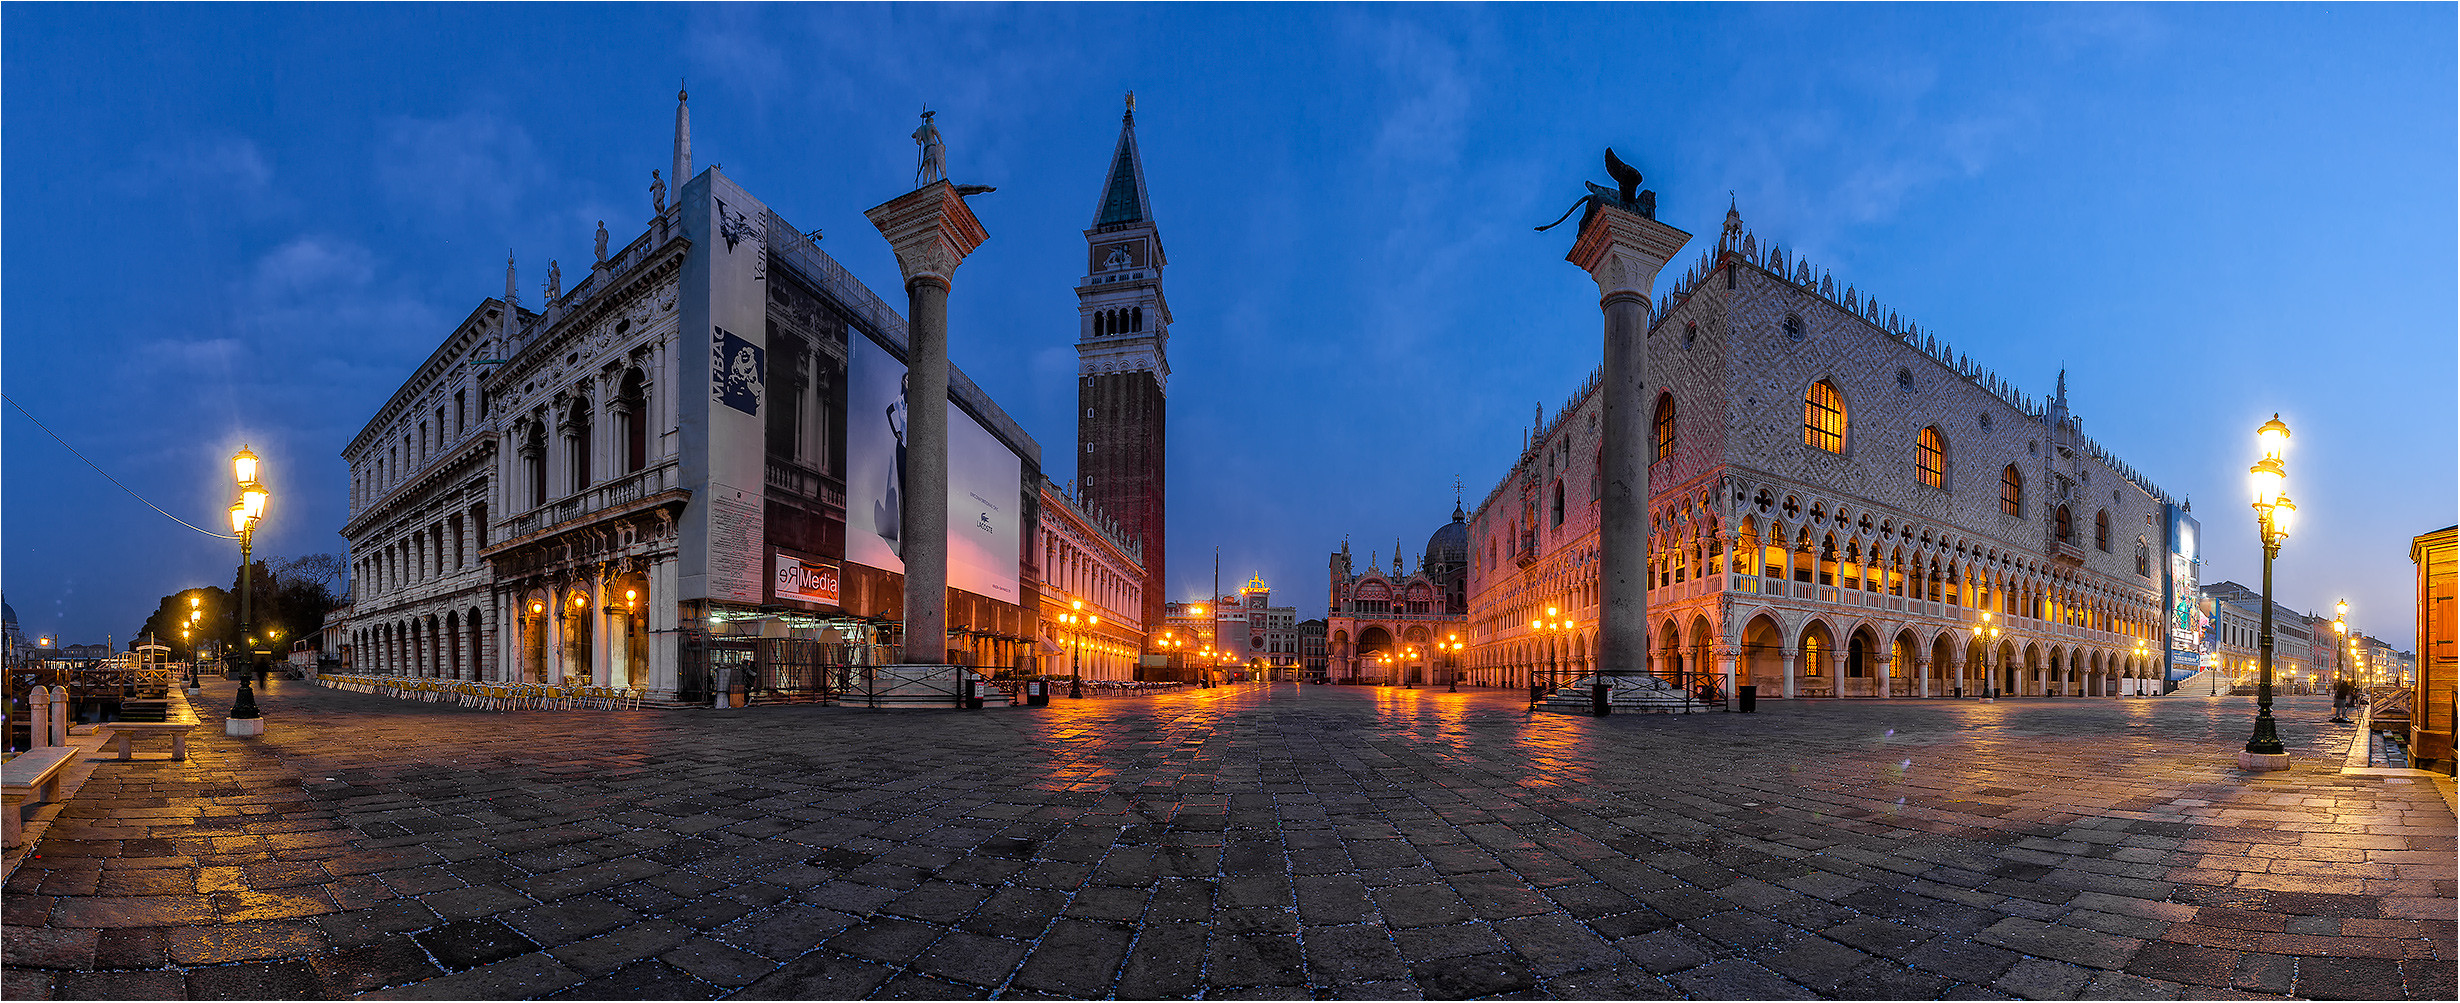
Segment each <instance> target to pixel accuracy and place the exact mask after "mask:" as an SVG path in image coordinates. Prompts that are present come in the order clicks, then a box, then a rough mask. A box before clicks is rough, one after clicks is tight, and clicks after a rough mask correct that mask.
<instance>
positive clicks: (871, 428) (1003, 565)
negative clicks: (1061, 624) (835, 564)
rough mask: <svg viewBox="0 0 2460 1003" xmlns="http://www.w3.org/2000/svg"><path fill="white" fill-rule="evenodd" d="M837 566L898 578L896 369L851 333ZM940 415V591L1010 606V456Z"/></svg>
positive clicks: (900, 458)
mask: <svg viewBox="0 0 2460 1003" xmlns="http://www.w3.org/2000/svg"><path fill="white" fill-rule="evenodd" d="M846 340H847V343H848V344H847V349H848V352H849V355H850V358H849V359H848V361H847V364H846V383H847V388H846V560H848V561H852V562H854V563H857V564H864V565H869V566H871V567H874V568H879V569H881V570H884V571H894V572H897V573H899V574H903V573H904V572H905V560H904V558H903V557H902V556H901V555H902V554H903V553H904V550H905V547H904V540H903V537H902V534H901V532H900V527H899V525H898V524H899V522H900V516H901V508H900V506H901V505H902V504H903V498H904V492H905V469H906V455H905V435H906V408H907V401H906V399H905V363H902V362H899V361H897V359H896V358H895V357H894V356H891V355H889V354H888V350H887V349H884V348H881V347H880V346H879V345H877V344H875V343H873V342H872V340H871V339H870V338H868V337H866V336H864V335H863V334H861V333H860V332H855V333H853V334H851V336H849V337H848V338H847V339H846ZM941 406H943V407H946V408H947V409H948V586H949V587H950V588H955V589H963V590H965V591H967V592H971V593H974V594H975V595H978V596H984V597H987V598H991V599H997V600H999V601H1001V602H1005V603H1015V602H1017V601H1018V598H1019V596H1020V595H1021V593H1020V592H1019V590H1018V587H1017V554H1018V553H1019V552H1020V544H1021V540H1020V536H1019V534H1020V532H1021V526H1020V519H1019V513H1018V512H1017V506H1018V502H1017V497H1018V495H1017V491H1018V487H1017V485H1018V478H1019V477H1021V476H1022V471H1023V465H1022V464H1021V463H1020V462H1019V461H1018V460H1017V456H1016V453H1015V452H1014V451H1012V450H1010V449H1009V448H1008V447H1007V446H1006V445H1004V444H1002V443H1001V442H1000V441H999V439H998V438H997V437H995V436H993V435H992V434H991V433H990V432H989V431H988V430H986V429H984V428H983V427H982V425H981V423H979V422H976V421H975V420H974V419H973V416H971V415H968V414H966V413H965V410H964V409H963V408H960V407H958V406H957V405H956V404H955V402H953V401H949V402H942V404H941Z"/></svg>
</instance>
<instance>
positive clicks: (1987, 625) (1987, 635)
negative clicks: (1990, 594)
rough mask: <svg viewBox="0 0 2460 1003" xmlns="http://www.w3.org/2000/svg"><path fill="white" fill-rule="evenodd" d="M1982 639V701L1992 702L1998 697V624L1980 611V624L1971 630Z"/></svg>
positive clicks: (1987, 614) (1984, 612)
mask: <svg viewBox="0 0 2460 1003" xmlns="http://www.w3.org/2000/svg"><path fill="white" fill-rule="evenodd" d="M1973 633H1974V634H1975V635H1976V636H1979V637H1980V638H1981V639H1982V702H1983V703H1994V702H1996V701H1997V700H1998V697H1999V669H1998V660H1999V625H1998V624H1995V623H1992V622H1990V613H1989V611H1987V610H1985V611H1983V613H1982V625H1981V627H1980V628H1979V629H1976V630H1975V631H1974V632H1973Z"/></svg>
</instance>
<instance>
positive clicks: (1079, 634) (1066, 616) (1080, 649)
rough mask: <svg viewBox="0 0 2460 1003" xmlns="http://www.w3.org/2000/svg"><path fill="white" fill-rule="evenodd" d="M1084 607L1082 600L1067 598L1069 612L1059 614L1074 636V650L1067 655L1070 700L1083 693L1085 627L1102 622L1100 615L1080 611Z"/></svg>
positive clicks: (1079, 697) (1080, 696)
mask: <svg viewBox="0 0 2460 1003" xmlns="http://www.w3.org/2000/svg"><path fill="white" fill-rule="evenodd" d="M1084 608H1085V601H1084V600H1082V599H1070V600H1068V609H1069V612H1066V613H1061V614H1059V622H1061V623H1064V624H1067V625H1068V630H1069V633H1070V635H1071V636H1073V637H1075V638H1076V650H1075V651H1074V652H1073V653H1072V654H1070V655H1069V656H1068V699H1070V700H1076V699H1081V698H1083V697H1084V695H1085V666H1084V662H1085V628H1086V627H1089V626H1100V625H1101V623H1102V618H1101V617H1099V616H1094V615H1092V614H1089V613H1084V612H1080V611H1081V610H1083V609H1084Z"/></svg>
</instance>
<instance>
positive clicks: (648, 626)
mask: <svg viewBox="0 0 2460 1003" xmlns="http://www.w3.org/2000/svg"><path fill="white" fill-rule="evenodd" d="M675 571H676V565H675V556H674V554H672V553H668V554H664V555H661V556H659V557H655V558H652V559H651V560H650V562H649V582H648V587H646V588H644V589H642V590H641V598H642V599H643V600H644V601H646V602H647V603H648V604H649V607H648V609H649V615H648V617H646V618H645V619H644V621H643V623H642V629H643V630H644V631H645V633H644V635H643V636H644V637H645V638H646V639H647V642H648V644H649V658H648V669H649V680H648V682H647V683H646V684H643V683H640V682H637V681H636V682H634V683H633V685H635V686H639V687H640V688H642V689H644V690H659V691H662V692H664V693H665V694H667V695H669V696H672V695H673V694H674V692H675V686H676V682H677V676H678V674H679V673H680V671H681V670H680V669H679V668H678V667H677V666H678V663H680V662H681V661H682V659H683V642H682V640H681V638H682V636H683V634H682V632H681V631H678V630H676V629H675V628H676V627H677V626H678V623H679V618H678V617H677V616H676V608H675V600H674V595H675Z"/></svg>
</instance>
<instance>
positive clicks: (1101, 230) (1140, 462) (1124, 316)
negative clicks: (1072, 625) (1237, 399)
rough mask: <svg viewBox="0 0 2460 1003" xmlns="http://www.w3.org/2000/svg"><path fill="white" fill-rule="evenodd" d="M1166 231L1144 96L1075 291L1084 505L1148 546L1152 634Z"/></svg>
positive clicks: (1159, 542)
mask: <svg viewBox="0 0 2460 1003" xmlns="http://www.w3.org/2000/svg"><path fill="white" fill-rule="evenodd" d="M1167 263H1168V262H1167V259H1166V258H1165V257H1164V256H1163V254H1162V236H1161V231H1160V230H1158V229H1156V228H1155V226H1154V223H1153V210H1152V203H1150V202H1149V201H1147V200H1146V197H1145V167H1144V160H1143V158H1142V157H1141V156H1139V155H1138V153H1137V150H1136V95H1135V94H1133V93H1131V94H1129V95H1128V96H1127V111H1126V112H1125V113H1124V114H1122V115H1121V116H1120V119H1119V145H1118V147H1117V148H1116V149H1115V150H1113V151H1112V153H1111V156H1110V173H1109V175H1108V176H1107V177H1105V178H1104V179H1103V181H1102V199H1101V201H1100V202H1099V203H1098V204H1096V206H1095V207H1094V213H1093V226H1092V227H1091V228H1090V229H1087V230H1086V231H1085V277H1084V278H1083V279H1082V280H1080V281H1078V282H1077V284H1076V312H1077V331H1078V333H1077V341H1076V358H1077V368H1076V404H1077V425H1076V438H1077V443H1078V445H1077V449H1078V450H1079V452H1078V454H1077V457H1076V471H1077V485H1078V487H1077V490H1078V495H1079V499H1080V501H1081V502H1082V504H1083V505H1084V507H1085V508H1086V510H1088V511H1092V512H1099V513H1101V514H1103V515H1106V516H1108V517H1110V518H1111V519H1113V520H1115V521H1116V522H1117V523H1118V525H1119V529H1120V532H1121V534H1122V535H1123V536H1125V537H1126V538H1127V539H1129V540H1133V541H1135V542H1136V543H1138V544H1139V545H1140V546H1142V547H1143V548H1144V565H1145V582H1144V627H1145V629H1146V630H1148V631H1152V630H1158V629H1159V628H1160V627H1161V625H1162V620H1163V616H1162V603H1163V601H1164V600H1165V599H1166V598H1167V596H1168V592H1167V590H1166V589H1165V588H1164V585H1163V583H1164V582H1165V581H1167V578H1166V577H1165V575H1164V570H1165V569H1164V564H1163V559H1162V558H1163V554H1162V549H1163V526H1164V521H1163V505H1162V502H1163V495H1164V492H1163V471H1164V468H1165V467H1166V466H1167V459H1168V454H1167V450H1166V445H1167V442H1168V439H1167V438H1166V436H1165V430H1166V428H1167V427H1168V417H1169V407H1168V399H1167V392H1168V390H1169V387H1170V360H1169V357H1168V355H1167V354H1166V352H1165V349H1166V348H1167V347H1168V346H1169V344H1170V304H1169V302H1168V301H1167V300H1165V299H1163V298H1162V269H1163V268H1164V267H1165V266H1166V265H1167Z"/></svg>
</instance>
